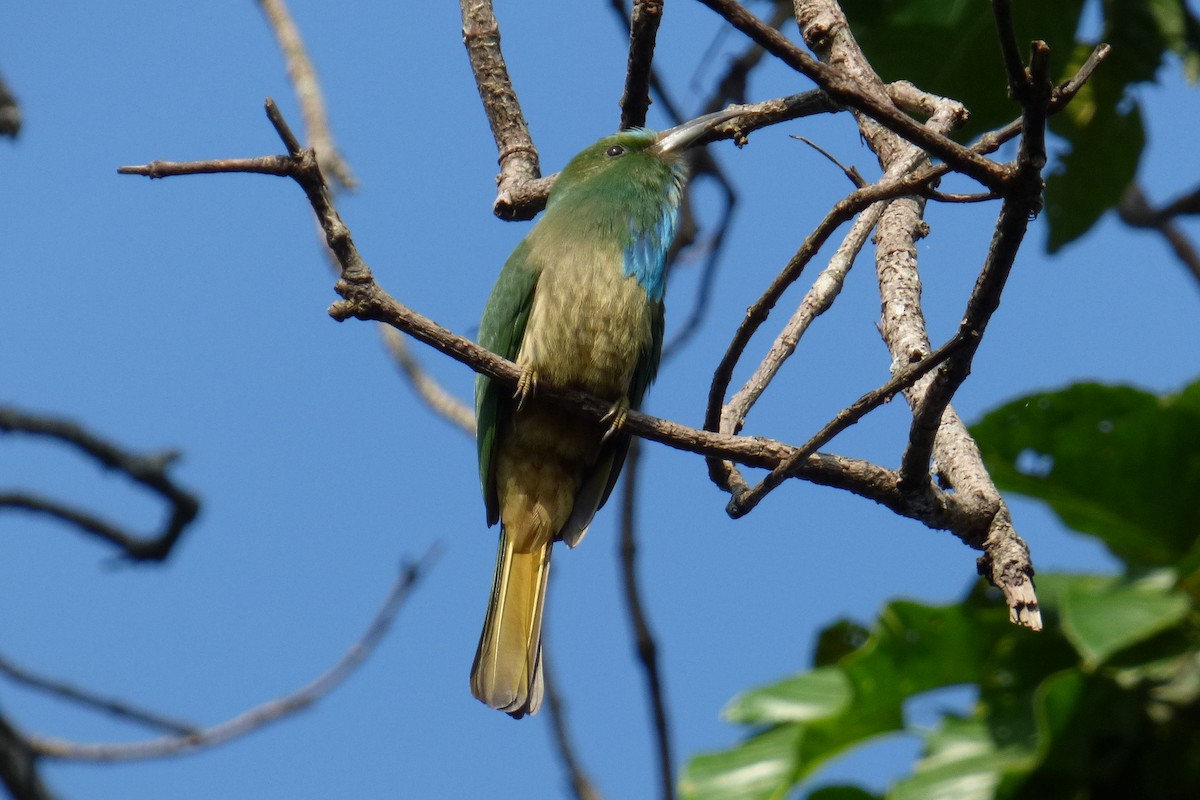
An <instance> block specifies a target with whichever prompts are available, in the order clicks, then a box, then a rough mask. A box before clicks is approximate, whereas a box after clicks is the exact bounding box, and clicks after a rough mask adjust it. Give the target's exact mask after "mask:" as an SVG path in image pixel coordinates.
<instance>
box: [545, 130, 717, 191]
mask: <svg viewBox="0 0 1200 800" xmlns="http://www.w3.org/2000/svg"><path fill="white" fill-rule="evenodd" d="M738 114H739V112H738V111H736V110H734V109H725V110H723V111H718V112H716V113H713V114H707V115H705V116H702V117H697V118H696V119H693V120H690V121H688V122H685V123H683V124H682V125H678V126H676V127H674V128H671V129H669V130H665V131H661V132H657V133H656V132H655V131H651V130H647V129H645V128H632V129H630V130H625V131H621V132H619V133H615V134H613V135H612V136H606V137H604V138H603V139H601V140H600V141H598V142H596V143H595V144H593V145H591V146H589V147H587V148H585V149H584V150H582V151H581V152H580V153H579V154H578V155H576V156H575V157H574V158H573V159H571V161H570V163H569V164H567V166H566V167H565V168H564V169H563V171H562V173H560V174H559V176H558V179H557V180H556V181H555V183H554V188H553V189H552V190H551V193H550V203H554V202H556V201H557V200H558V199H559V198H560V197H561V196H562V195H565V194H568V193H570V192H571V191H572V190H574V189H577V188H580V187H584V186H587V187H588V188H589V189H604V190H609V191H612V192H615V193H617V194H626V193H629V194H631V195H632V196H631V198H630V199H634V198H637V197H638V196H640V195H642V193H643V192H648V193H650V194H651V195H661V194H663V193H665V194H668V195H675V194H677V193H678V192H679V190H680V188H682V185H683V182H684V179H685V178H686V176H687V150H688V148H689V147H691V146H692V145H693V144H696V143H697V142H698V141H699V140H700V139H702V138H703V137H704V135H705V134H707V133H710V132H711V131H712V130H713V129H714V128H716V127H717V126H718V125H720V124H721V123H723V122H726V121H728V120H730V119H732V118H733V117H736V116H738Z"/></svg>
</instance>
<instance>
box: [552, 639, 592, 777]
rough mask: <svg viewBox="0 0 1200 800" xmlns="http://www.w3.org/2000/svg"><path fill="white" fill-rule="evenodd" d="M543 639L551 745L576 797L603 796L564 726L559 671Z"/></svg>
mask: <svg viewBox="0 0 1200 800" xmlns="http://www.w3.org/2000/svg"><path fill="white" fill-rule="evenodd" d="M547 655H548V653H547V652H546V647H545V643H544V642H543V645H542V673H543V676H542V677H543V680H542V682H543V689H544V691H545V700H546V712H547V713H548V714H549V716H550V727H551V729H552V730H553V732H554V746H555V748H556V749H557V750H558V758H559V760H560V761H562V762H563V766H564V767H565V768H566V770H567V777H568V778H569V779H570V781H571V791H573V792H574V793H575V800H604V796H603V795H602V794H600V790H599V789H597V788H596V785H595V784H594V783H592V779H591V778H590V777H588V774H587V772H585V771H584V769H583V765H582V764H581V763H580V761H579V754H578V753H576V752H575V743H574V742H573V741H572V739H571V732H570V729H569V728H568V727H567V710H566V704H565V703H564V702H563V699H562V695H560V694H559V692H558V674H557V673H556V672H554V670H552V669H551V666H552V659H549V658H547Z"/></svg>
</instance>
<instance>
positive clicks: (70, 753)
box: [27, 546, 440, 761]
mask: <svg viewBox="0 0 1200 800" xmlns="http://www.w3.org/2000/svg"><path fill="white" fill-rule="evenodd" d="M439 553H440V548H438V547H437V546H434V547H431V548H430V549H429V550H427V551H426V552H425V554H424V555H423V556H421V558H420V560H418V561H417V562H416V563H412V564H405V565H404V566H403V567H402V568H401V570H400V574H399V575H398V576H397V577H396V581H395V582H394V583H393V585H392V588H391V590H390V591H389V592H388V595H387V598H386V599H385V600H384V601H383V605H382V606H380V608H379V610H378V611H377V612H376V613H375V617H374V618H373V619H372V620H371V623H370V624H369V625H368V626H367V628H366V630H365V631H363V634H362V636H361V637H360V638H359V639H358V641H356V642H355V643H354V644H352V645H351V646H350V648H349V649H348V650H347V651H346V652H345V653H343V654H342V657H341V658H339V659H338V661H337V663H335V664H334V665H333V666H332V667H330V668H329V669H328V670H326V671H325V672H324V673H323V674H321V675H319V676H318V677H317V678H316V679H315V680H313V681H312V682H311V683H309V684H308V685H307V686H304V687H301V688H300V689H298V690H297V691H295V692H292V693H291V694H288V695H285V696H283V697H280V698H277V699H275V700H271V701H269V702H266V703H263V704H262V705H259V706H256V707H254V708H252V709H250V710H248V711H245V712H243V713H241V714H239V715H238V716H236V717H234V718H233V719H230V720H226V721H225V722H222V723H220V724H218V725H214V726H212V727H210V728H205V729H203V730H200V731H197V732H195V733H192V734H191V735H187V736H167V737H163V738H160V739H152V740H149V741H144V742H131V743H99V744H84V743H79V742H70V741H66V740H63V739H52V738H46V737H40V736H29V737H27V739H28V742H29V745H30V747H31V748H32V750H33V752H34V753H36V754H37V755H40V756H44V757H46V758H55V759H67V760H72V761H140V760H145V759H150V758H166V757H169V756H179V755H187V754H190V753H195V752H198V751H200V750H206V749H208V748H211V747H215V746H217V745H221V744H225V743H226V742H228V741H231V740H233V739H237V738H240V737H242V736H245V735H246V734H248V733H251V732H253V731H256V730H258V729H260V728H262V727H264V726H266V725H269V724H270V723H272V722H277V721H279V720H280V719H283V718H285V717H287V716H290V715H291V714H294V713H296V712H297V711H301V710H303V709H305V708H308V707H309V706H311V705H312V704H313V703H315V702H317V701H318V700H320V699H321V698H323V697H325V696H326V695H327V694H329V693H330V692H331V691H333V690H334V689H336V688H337V687H338V686H339V685H341V684H342V682H343V681H345V680H346V679H347V678H348V677H350V675H352V674H353V673H354V671H355V670H356V669H357V668H358V667H359V665H361V664H362V663H363V661H365V660H366V659H367V657H368V656H370V654H371V653H372V651H374V649H375V646H376V645H377V644H379V642H380V640H382V639H383V636H384V634H386V633H387V631H388V628H389V627H390V626H391V624H392V620H393V619H395V617H396V614H397V613H398V612H399V611H400V609H401V608H402V607H403V606H404V603H405V601H406V600H407V599H408V597H409V594H410V593H411V592H412V590H413V588H414V587H415V586H416V585H417V583H418V582H419V581H420V579H421V578H423V577H424V576H425V574H426V573H427V572H428V571H429V570H430V568H431V567H432V566H433V564H434V562H435V561H436V560H437V557H438V555H439Z"/></svg>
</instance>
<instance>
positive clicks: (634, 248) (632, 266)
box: [624, 172, 683, 302]
mask: <svg viewBox="0 0 1200 800" xmlns="http://www.w3.org/2000/svg"><path fill="white" fill-rule="evenodd" d="M673 177H674V180H672V182H671V186H670V188H669V189H668V190H667V202H666V203H664V204H663V211H662V214H660V215H659V217H658V220H657V221H656V222H655V223H654V224H653V225H651V226H650V227H648V228H643V229H641V230H638V229H637V228H633V229H631V230H630V233H631V234H633V236H632V239H631V240H630V242H629V244H628V245H627V246H626V247H625V264H624V269H625V275H626V276H633V277H634V278H637V282H638V283H640V284H641V285H642V288H644V289H645V290H646V295H647V296H648V297H649V298H650V299H651V300H653V301H654V302H658V301H660V300H662V299H663V293H664V292H665V291H666V288H667V251H668V250H670V249H671V242H673V241H674V240H675V227H676V225H677V224H678V223H679V200H680V195H681V194H682V191H683V181H682V175H681V174H680V173H678V172H677V173H676V174H675V175H674V176H673Z"/></svg>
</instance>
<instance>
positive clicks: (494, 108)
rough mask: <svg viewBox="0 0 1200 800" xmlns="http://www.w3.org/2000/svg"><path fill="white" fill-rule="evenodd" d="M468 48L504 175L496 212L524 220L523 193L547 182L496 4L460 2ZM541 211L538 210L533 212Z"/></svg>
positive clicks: (485, 0) (499, 179) (478, 0)
mask: <svg viewBox="0 0 1200 800" xmlns="http://www.w3.org/2000/svg"><path fill="white" fill-rule="evenodd" d="M460 7H461V9H462V23H463V28H462V33H463V44H464V45H466V48H467V58H468V59H469V60H470V62H471V72H473V73H474V74H475V85H476V86H477V87H478V89H479V99H480V100H481V101H483V110H484V112H485V113H486V114H487V118H488V124H489V125H491V127H492V138H494V139H495V140H496V151H497V153H498V156H497V159H498V161H499V164H500V175H499V176H498V177H497V178H496V184H497V186H496V202H495V203H494V204H493V205H492V213H494V214H495V215H496V216H498V217H500V218H501V219H524V218H525V217H524V216H523V212H522V211H521V210H520V209H522V208H523V207H524V206H525V205H526V204H527V202H528V201H527V200H526V201H522V199H521V198H522V197H523V196H524V193H525V192H527V191H529V190H530V189H531V188H533V187H535V186H536V187H537V188H538V189H539V190H540V189H542V188H543V186H542V184H540V183H535V182H537V181H538V179H539V178H540V177H541V174H542V170H541V166H540V165H539V163H538V152H537V148H535V147H534V146H533V137H532V136H531V135H530V134H529V126H528V125H527V124H526V123H525V114H524V112H522V111H521V104H520V102H519V101H518V100H517V93H516V91H515V90H514V89H513V85H512V80H511V79H510V78H509V77H508V65H507V64H505V63H504V54H503V53H501V52H500V24H499V23H498V22H497V21H496V14H495V12H494V11H493V10H492V2H491V0H461V3H460ZM534 213H536V211H535V212H534Z"/></svg>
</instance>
